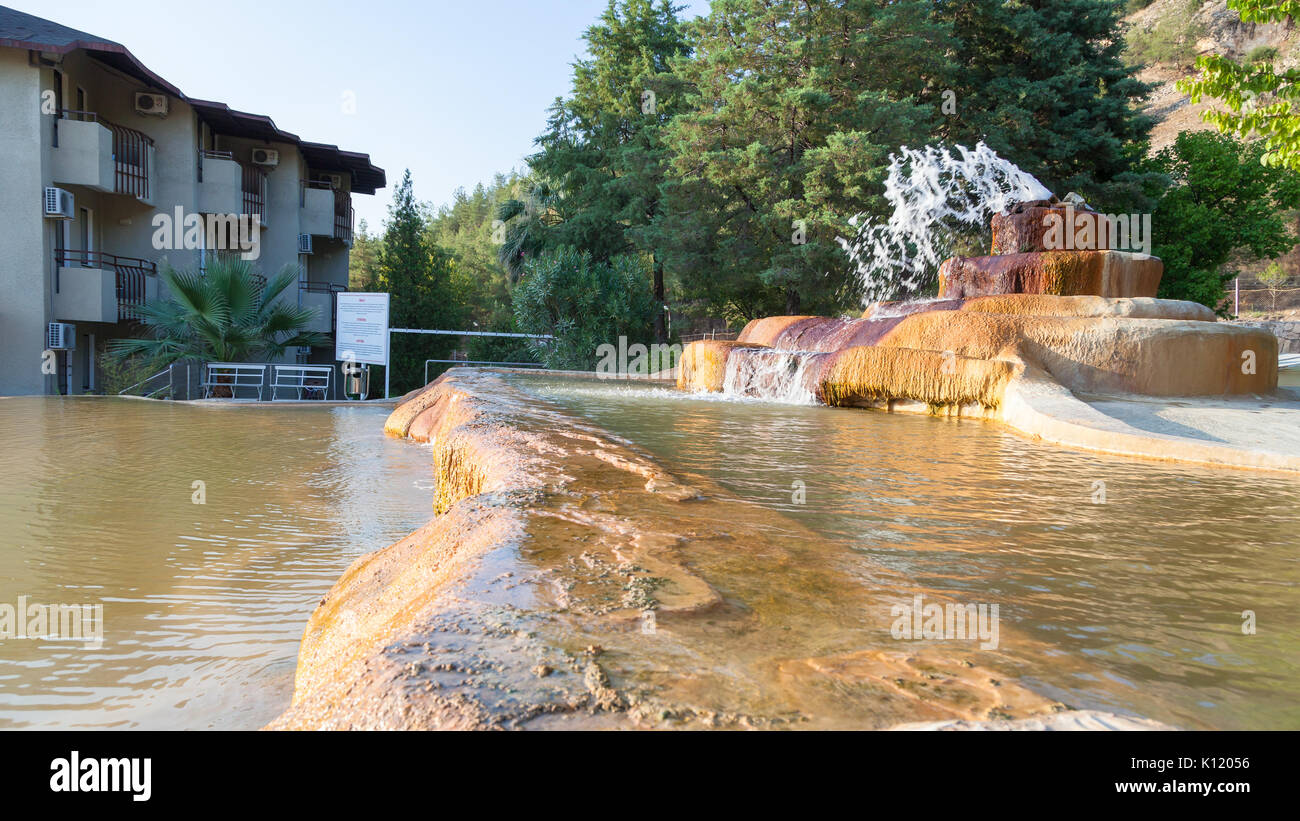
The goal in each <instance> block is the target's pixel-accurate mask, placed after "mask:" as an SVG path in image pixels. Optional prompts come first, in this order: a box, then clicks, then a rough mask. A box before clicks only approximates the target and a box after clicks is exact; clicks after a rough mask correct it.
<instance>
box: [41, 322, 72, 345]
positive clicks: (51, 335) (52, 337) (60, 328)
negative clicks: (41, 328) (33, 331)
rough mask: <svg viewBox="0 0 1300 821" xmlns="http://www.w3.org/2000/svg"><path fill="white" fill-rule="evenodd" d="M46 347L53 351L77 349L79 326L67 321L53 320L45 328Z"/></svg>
mask: <svg viewBox="0 0 1300 821" xmlns="http://www.w3.org/2000/svg"><path fill="white" fill-rule="evenodd" d="M45 347H46V349H47V350H51V351H72V350H76V348H77V326H76V325H72V324H70V323H67V322H51V323H50V324H49V325H48V326H46V328H45Z"/></svg>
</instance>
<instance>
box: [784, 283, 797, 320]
mask: <svg viewBox="0 0 1300 821" xmlns="http://www.w3.org/2000/svg"><path fill="white" fill-rule="evenodd" d="M798 313H799V292H798V291H796V290H795V289H794V288H787V289H786V291H785V315H786V316H795V315H797V314H798Z"/></svg>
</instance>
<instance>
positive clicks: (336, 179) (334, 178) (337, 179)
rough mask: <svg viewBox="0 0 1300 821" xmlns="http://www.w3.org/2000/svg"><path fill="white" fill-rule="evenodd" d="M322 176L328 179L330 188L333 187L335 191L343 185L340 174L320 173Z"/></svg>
mask: <svg viewBox="0 0 1300 821" xmlns="http://www.w3.org/2000/svg"><path fill="white" fill-rule="evenodd" d="M322 178H323V179H325V180H328V181H329V184H330V188H333V189H334V190H335V191H337V190H339V189H340V188H342V187H343V175H342V174H324V175H322Z"/></svg>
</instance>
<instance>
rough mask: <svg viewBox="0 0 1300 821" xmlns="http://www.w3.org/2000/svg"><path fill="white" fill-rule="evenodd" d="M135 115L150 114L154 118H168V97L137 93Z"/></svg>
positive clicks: (145, 92)
mask: <svg viewBox="0 0 1300 821" xmlns="http://www.w3.org/2000/svg"><path fill="white" fill-rule="evenodd" d="M135 113H136V114H149V115H151V116H154V117H166V116H167V95H166V94H152V93H150V92H147V91H137V92H136V93H135Z"/></svg>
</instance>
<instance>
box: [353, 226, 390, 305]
mask: <svg viewBox="0 0 1300 821" xmlns="http://www.w3.org/2000/svg"><path fill="white" fill-rule="evenodd" d="M382 244H383V241H382V239H381V238H380V237H372V236H371V235H370V226H368V225H366V221H365V220H364V219H363V220H361V223H360V224H359V225H358V226H357V232H356V235H355V236H354V237H353V238H352V247H351V248H350V249H348V288H350V289H351V290H353V291H376V290H378V289H379V251H380V248H381V246H382Z"/></svg>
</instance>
